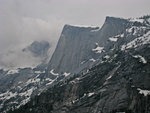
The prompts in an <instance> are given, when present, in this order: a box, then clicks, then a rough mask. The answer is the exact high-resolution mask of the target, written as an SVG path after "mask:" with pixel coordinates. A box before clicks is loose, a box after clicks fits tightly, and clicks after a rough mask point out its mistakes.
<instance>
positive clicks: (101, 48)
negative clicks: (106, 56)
mask: <svg viewBox="0 0 150 113" xmlns="http://www.w3.org/2000/svg"><path fill="white" fill-rule="evenodd" d="M96 46H97V47H96V48H95V49H92V51H95V52H96V53H101V52H102V51H103V49H104V47H100V46H99V45H98V43H96Z"/></svg>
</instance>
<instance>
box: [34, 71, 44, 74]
mask: <svg viewBox="0 0 150 113" xmlns="http://www.w3.org/2000/svg"><path fill="white" fill-rule="evenodd" d="M34 73H36V74H41V73H45V71H42V72H41V71H35V72H34Z"/></svg>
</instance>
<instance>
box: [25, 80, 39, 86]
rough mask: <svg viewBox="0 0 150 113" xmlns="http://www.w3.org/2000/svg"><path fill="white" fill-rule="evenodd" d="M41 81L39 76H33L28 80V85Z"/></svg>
mask: <svg viewBox="0 0 150 113" xmlns="http://www.w3.org/2000/svg"><path fill="white" fill-rule="evenodd" d="M38 82H40V79H39V78H33V79H29V80H28V81H27V82H26V86H27V85H29V84H31V83H38Z"/></svg>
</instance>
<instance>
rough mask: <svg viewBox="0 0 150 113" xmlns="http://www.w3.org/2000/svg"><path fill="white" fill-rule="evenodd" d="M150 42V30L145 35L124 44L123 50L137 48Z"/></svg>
mask: <svg viewBox="0 0 150 113" xmlns="http://www.w3.org/2000/svg"><path fill="white" fill-rule="evenodd" d="M149 43H150V31H149V32H147V33H146V34H145V35H143V36H141V37H138V38H136V39H134V40H132V41H131V42H129V43H127V44H126V45H122V47H121V50H122V51H123V50H126V49H129V48H136V47H139V46H141V45H145V44H149Z"/></svg>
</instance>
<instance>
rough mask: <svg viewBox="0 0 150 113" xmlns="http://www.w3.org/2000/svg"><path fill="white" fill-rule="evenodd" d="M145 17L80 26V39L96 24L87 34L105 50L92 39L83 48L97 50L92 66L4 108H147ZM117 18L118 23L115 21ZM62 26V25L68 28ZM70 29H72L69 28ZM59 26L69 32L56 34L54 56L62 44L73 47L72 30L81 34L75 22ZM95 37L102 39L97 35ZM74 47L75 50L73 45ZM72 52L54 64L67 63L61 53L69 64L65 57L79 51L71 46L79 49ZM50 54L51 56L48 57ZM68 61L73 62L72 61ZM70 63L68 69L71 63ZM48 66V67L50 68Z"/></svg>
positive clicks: (69, 112)
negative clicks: (87, 26) (18, 105)
mask: <svg viewBox="0 0 150 113" xmlns="http://www.w3.org/2000/svg"><path fill="white" fill-rule="evenodd" d="M149 20H150V17H148V16H146V17H141V18H138V19H128V20H124V19H115V18H110V17H107V18H106V22H105V24H104V26H103V27H102V28H101V29H100V30H98V31H97V30H96V28H94V29H92V28H86V29H85V28H84V29H83V31H84V32H86V33H84V35H85V34H87V35H85V37H84V39H85V38H90V37H89V34H91V30H94V31H95V30H96V34H95V33H94V35H92V36H93V37H96V38H94V42H93V43H95V41H97V42H98V44H97V45H100V44H101V45H102V44H104V45H102V46H103V47H104V48H103V49H104V50H105V52H102V49H101V48H100V47H99V46H96V47H94V44H93V47H94V48H92V47H91V48H90V49H89V50H91V51H92V52H96V53H97V52H98V53H99V54H98V55H97V59H92V61H94V63H93V65H92V67H91V68H85V69H84V70H82V71H81V72H80V73H79V74H74V76H71V77H70V78H68V79H61V81H60V82H58V83H57V84H55V85H54V86H52V87H51V88H49V89H48V90H47V91H45V92H43V93H41V94H40V95H38V96H35V97H34V98H32V99H31V101H30V102H28V103H27V104H26V105H24V106H22V107H20V108H19V109H17V110H14V111H13V110H12V111H10V112H8V113H150V83H149V81H150V70H149V69H150V58H149V56H150V52H149V49H150V21H149ZM114 23H116V24H114ZM117 23H118V24H117ZM120 24H121V28H120V27H119V26H120ZM115 25H116V26H115ZM122 26H123V27H122ZM66 27H67V28H66ZM111 27H113V28H114V29H112V31H111V30H110V29H111ZM106 28H107V29H108V31H107V29H106ZM66 29H68V32H67V31H66ZM72 29H74V31H76V32H73V30H72ZM103 29H105V30H106V31H105V30H103ZM117 29H118V30H117ZM64 30H65V31H64ZM64 30H63V32H62V34H65V32H67V34H69V33H70V32H71V33H70V36H69V38H68V37H66V35H63V36H62V35H61V38H60V41H59V43H58V45H57V48H56V51H58V50H59V51H58V53H59V52H60V56H61V54H63V51H64V49H68V48H69V47H72V48H73V47H75V48H78V47H76V46H74V44H73V43H72V42H71V41H72V40H74V43H76V44H77V42H76V39H74V38H73V37H74V36H75V34H76V37H77V38H78V35H79V37H80V36H81V34H82V33H81V34H80V33H79V32H81V31H82V28H80V30H79V28H76V27H72V26H68V25H67V26H65V27H64ZM83 31H82V32H83ZM89 31H90V32H89ZM88 32H89V34H88ZM101 32H103V33H104V34H105V36H106V38H107V39H106V41H104V40H102V41H101V40H97V36H100V34H101ZM116 32H117V33H116ZM73 33H75V34H73ZM92 33H93V31H92ZM107 33H108V34H107ZM109 33H110V35H109ZM111 33H112V34H111ZM71 34H73V36H72V35H71ZM106 34H107V35H106ZM113 35H114V36H113ZM115 35H116V36H115ZM71 36H72V37H71ZM101 36H102V34H101ZM70 37H71V38H72V39H71V40H70ZM99 38H100V39H103V38H102V37H99ZM61 40H62V41H61ZM68 40H69V41H68ZM80 40H81V39H80ZM69 42H70V43H72V46H71V45H70V46H68V43H69ZM81 42H82V41H81ZM83 42H85V40H84V41H83ZM83 42H82V43H83ZM66 43H67V44H66ZM86 43H87V41H86ZM91 43H92V41H91ZM78 44H80V43H78ZM89 44H90V43H89ZM65 45H66V46H67V47H66V46H65ZM81 45H82V44H81ZM83 45H84V44H83ZM79 46H80V45H79ZM84 46H86V45H84ZM59 47H61V48H59ZM88 47H90V46H88ZM62 48H63V49H62ZM72 48H69V50H68V51H69V52H70V50H72V51H73V50H74V49H72ZM80 48H82V46H80ZM78 49H79V48H78ZM79 50H80V49H79ZM74 51H75V53H76V49H75V50H74ZM87 51H88V50H87ZM64 52H67V51H64ZM58 53H57V52H55V53H54V55H53V58H52V60H51V61H50V63H52V62H54V61H55V60H56V59H57V60H59V56H57V55H59V54H58ZM73 53H74V52H71V53H69V54H65V55H64V57H61V58H62V60H59V63H60V66H61V64H62V63H63V64H64V66H67V64H65V63H66V60H65V57H67V58H69V60H68V62H67V63H70V64H72V61H71V60H74V59H75V58H78V57H79V56H80V55H81V53H80V52H79V53H78V52H77V53H78V54H80V55H79V56H78V55H77V56H76V57H75V58H74V56H72V57H73V58H70V56H69V57H68V56H67V55H70V54H73ZM82 54H83V53H82ZM84 54H85V53H84ZM55 55H56V56H55ZM62 56H63V55H62ZM88 56H89V54H88ZM98 56H99V57H98ZM84 57H85V56H84ZM84 57H83V58H84ZM92 57H93V56H92ZM55 58H56V59H55ZM53 59H55V60H54V61H53ZM60 61H61V62H60ZM57 63H58V62H56V64H57ZM73 63H75V64H76V62H75V61H74V62H73ZM49 65H50V66H49V69H50V68H51V67H52V66H55V65H54V64H49ZM72 65H73V64H72ZM76 65H77V64H76ZM78 65H79V64H78ZM57 66H59V65H56V67H52V68H55V69H56V70H57V71H58V72H59V71H61V69H60V68H58V67H57ZM72 67H73V66H72ZM72 67H71V68H70V69H73V68H72ZM74 68H75V67H74ZM63 69H64V70H65V71H66V72H67V71H68V70H67V69H68V67H66V68H65V67H63ZM56 70H55V71H56ZM62 71H63V70H62ZM52 72H53V73H54V70H52ZM55 75H56V73H55Z"/></svg>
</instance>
